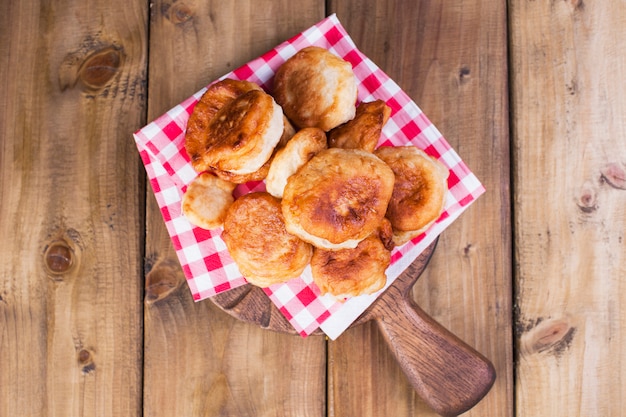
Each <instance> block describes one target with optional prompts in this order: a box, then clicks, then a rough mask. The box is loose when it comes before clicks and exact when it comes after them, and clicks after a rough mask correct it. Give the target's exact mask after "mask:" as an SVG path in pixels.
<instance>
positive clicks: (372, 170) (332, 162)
mask: <svg viewBox="0 0 626 417" xmlns="http://www.w3.org/2000/svg"><path fill="white" fill-rule="evenodd" d="M393 183H394V175H393V171H392V170H391V168H389V166H387V164H385V163H384V162H383V161H381V160H380V159H379V158H377V157H376V156H374V154H372V153H369V152H365V151H361V150H358V149H340V148H332V149H325V150H323V151H321V152H320V153H318V154H317V155H315V156H314V157H313V158H312V159H311V160H310V161H309V162H307V163H306V164H305V165H304V166H303V167H302V168H300V169H299V170H298V171H297V172H296V173H295V174H293V175H292V176H291V177H289V179H288V180H287V185H286V186H285V190H284V193H283V200H282V211H283V214H284V216H285V223H286V227H287V230H288V231H289V232H290V233H292V234H294V235H296V236H299V237H300V238H301V239H303V240H305V241H307V242H310V243H311V244H313V245H315V246H317V247H321V248H325V249H343V248H354V247H356V245H357V244H358V243H359V242H360V241H361V240H363V239H365V238H366V237H367V236H369V235H370V234H371V233H372V232H374V231H375V230H377V228H378V227H379V226H380V223H381V221H382V219H383V218H384V216H385V212H386V210H387V204H388V203H389V200H390V198H391V193H392V191H393Z"/></svg>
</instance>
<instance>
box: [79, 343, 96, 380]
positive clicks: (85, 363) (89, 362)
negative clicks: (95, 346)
mask: <svg viewBox="0 0 626 417" xmlns="http://www.w3.org/2000/svg"><path fill="white" fill-rule="evenodd" d="M78 365H79V366H80V367H81V370H82V372H83V373H84V374H88V373H90V372H92V371H94V370H95V369H96V364H95V363H94V361H93V356H92V355H91V352H90V351H89V350H87V349H81V350H80V351H79V352H78Z"/></svg>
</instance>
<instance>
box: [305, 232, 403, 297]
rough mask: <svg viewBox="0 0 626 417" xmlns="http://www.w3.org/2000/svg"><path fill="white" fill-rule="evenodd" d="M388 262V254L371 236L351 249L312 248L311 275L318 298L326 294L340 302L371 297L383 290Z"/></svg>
mask: <svg viewBox="0 0 626 417" xmlns="http://www.w3.org/2000/svg"><path fill="white" fill-rule="evenodd" d="M390 262H391V253H390V252H389V250H388V249H387V248H385V245H384V244H383V243H382V242H381V241H380V239H379V238H378V236H376V235H375V234H374V235H371V236H369V237H368V238H366V239H364V240H362V241H361V242H360V243H359V244H358V245H357V247H356V248H354V249H340V250H326V249H319V248H315V249H314V251H313V257H312V258H311V274H312V276H313V281H314V282H315V284H317V286H318V287H319V289H320V292H321V294H322V295H324V294H326V293H330V294H332V295H334V296H335V297H337V298H340V299H342V298H348V297H355V296H359V295H363V294H372V293H374V292H376V291H378V290H380V289H381V288H383V287H384V286H385V283H386V282H387V276H386V274H385V270H386V269H387V267H388V266H389V263H390Z"/></svg>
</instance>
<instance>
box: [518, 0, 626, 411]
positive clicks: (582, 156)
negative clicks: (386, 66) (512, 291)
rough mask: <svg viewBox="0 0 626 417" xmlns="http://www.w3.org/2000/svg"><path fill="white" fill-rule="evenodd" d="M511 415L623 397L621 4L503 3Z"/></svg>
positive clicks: (597, 405) (625, 16) (625, 173)
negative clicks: (509, 172) (511, 272)
mask: <svg viewBox="0 0 626 417" xmlns="http://www.w3.org/2000/svg"><path fill="white" fill-rule="evenodd" d="M510 6H511V7H510V12H511V22H512V25H511V44H512V47H511V57H512V60H511V62H512V68H511V79H512V86H511V87H512V109H513V113H512V114H513V123H512V132H513V144H514V149H513V150H514V157H515V159H516V161H517V163H516V169H515V171H514V184H515V187H514V202H515V215H514V217H515V230H516V232H515V247H516V252H515V258H516V259H515V262H516V265H517V268H516V272H517V274H516V287H517V299H516V304H517V314H516V328H517V337H516V342H517V344H518V346H519V361H518V363H519V366H518V370H517V378H516V390H515V392H516V401H517V403H518V404H520V406H519V407H518V410H519V413H518V414H519V415H520V416H534V415H550V416H589V415H598V416H599V415H601V416H620V415H623V414H624V411H623V410H624V407H625V406H626V403H625V400H624V396H623V393H624V390H625V389H626V387H625V383H624V378H623V376H624V375H625V373H626V357H625V356H624V344H625V343H626V308H624V305H626V286H625V285H626V284H625V283H624V282H625V281H624V276H625V272H626V256H625V253H626V250H625V246H624V245H625V243H624V230H625V229H626V209H625V207H626V204H625V203H626V192H625V191H624V188H625V187H624V179H626V146H625V141H624V132H625V131H626V119H625V118H624V115H625V114H626V99H624V94H623V92H624V91H626V81H625V80H624V76H623V75H624V68H625V67H624V62H625V61H624V54H623V51H624V50H625V49H626V38H625V37H624V36H622V35H621V34H623V28H624V27H625V26H624V25H625V24H626V5H625V4H624V3H623V2H612V3H602V4H600V3H595V2H589V1H562V2H528V1H517V0H516V1H512V2H510Z"/></svg>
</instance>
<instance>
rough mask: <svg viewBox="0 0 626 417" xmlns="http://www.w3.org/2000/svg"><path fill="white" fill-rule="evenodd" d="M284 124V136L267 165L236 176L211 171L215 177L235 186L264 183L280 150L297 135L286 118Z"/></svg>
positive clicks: (227, 172)
mask: <svg viewBox="0 0 626 417" xmlns="http://www.w3.org/2000/svg"><path fill="white" fill-rule="evenodd" d="M283 122H284V125H285V127H284V130H283V134H282V136H281V137H280V141H278V145H276V148H274V152H273V153H272V156H271V157H270V159H269V160H268V161H267V162H266V163H265V164H263V166H262V167H261V168H259V169H257V170H256V171H254V172H252V173H250V174H234V173H232V172H229V171H220V170H218V169H211V172H213V173H214V174H215V175H218V176H219V177H220V178H222V179H224V180H226V181H229V182H232V183H235V184H244V183H246V182H250V181H263V180H264V179H265V178H266V177H267V174H268V173H269V171H270V164H271V163H272V161H273V159H274V157H275V156H276V154H277V152H278V151H279V150H280V149H282V148H284V147H285V145H286V144H287V143H288V142H289V140H290V139H291V138H292V137H293V135H294V134H295V133H296V131H295V128H294V127H293V126H292V124H291V123H290V122H289V120H287V118H286V117H285V116H283Z"/></svg>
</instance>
